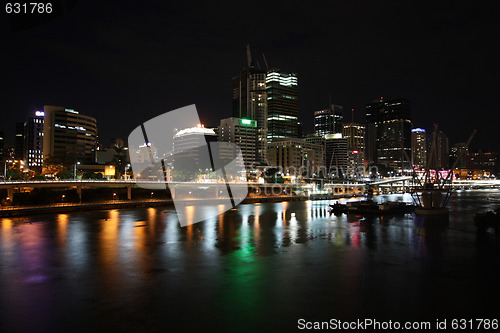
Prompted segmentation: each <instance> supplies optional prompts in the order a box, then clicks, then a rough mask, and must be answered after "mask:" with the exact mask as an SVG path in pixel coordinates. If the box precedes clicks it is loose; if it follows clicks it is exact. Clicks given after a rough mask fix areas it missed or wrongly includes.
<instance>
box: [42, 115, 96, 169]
mask: <svg viewBox="0 0 500 333" xmlns="http://www.w3.org/2000/svg"><path fill="white" fill-rule="evenodd" d="M43 112H44V115H45V116H44V123H43V160H44V162H45V161H47V159H49V160H51V161H52V162H55V163H63V164H66V165H71V164H75V163H77V162H80V163H82V164H84V163H91V162H92V150H93V149H95V147H96V145H97V121H96V119H95V118H93V117H89V116H84V115H82V114H80V113H79V112H78V111H75V110H73V109H68V108H65V107H62V106H51V105H46V106H44V108H43Z"/></svg>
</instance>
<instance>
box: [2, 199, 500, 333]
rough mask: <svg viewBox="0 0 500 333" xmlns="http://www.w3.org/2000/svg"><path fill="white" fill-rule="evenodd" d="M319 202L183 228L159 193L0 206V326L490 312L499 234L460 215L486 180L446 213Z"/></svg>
mask: <svg viewBox="0 0 500 333" xmlns="http://www.w3.org/2000/svg"><path fill="white" fill-rule="evenodd" d="M377 200H379V201H384V200H405V201H409V200H410V197H409V196H408V195H405V196H403V195H387V196H379V197H377ZM332 202H333V201H290V202H279V203H263V204H245V205H240V206H238V209H237V210H232V211H228V212H225V213H224V214H222V215H219V216H218V217H216V218H212V219H209V220H207V221H204V222H201V223H197V224H194V225H190V226H188V227H184V228H181V227H180V226H179V223H178V221H177V220H176V217H175V212H174V211H172V208H170V207H169V208H161V207H155V208H147V209H118V210H109V211H88V212H72V213H68V214H50V215H49V214H47V215H38V216H31V217H19V218H3V219H0V310H1V311H0V316H1V321H0V331H2V332H4V331H6V332H7V331H22V332H54V331H90V330H98V331H106V330H109V331H111V330H112V331H117V330H118V331H162V332H191V331H194V330H203V331H207V330H208V331H215V330H217V331H228V332H230V331H232V332H245V331H254V332H255V331H271V330H275V331H293V330H296V329H297V323H298V320H299V319H301V318H302V319H305V320H307V321H329V320H330V319H333V318H335V319H339V320H354V319H364V318H374V319H378V320H392V321H405V320H429V321H432V322H434V321H436V320H437V319H443V318H449V319H451V318H468V319H470V318H472V319H474V318H491V319H493V318H497V317H495V316H499V312H498V310H499V306H498V305H496V304H498V299H499V296H500V273H499V270H498V268H499V267H500V266H499V261H500V260H499V253H500V252H499V249H500V241H499V238H497V236H496V235H495V234H494V233H493V232H488V233H478V232H477V231H476V228H475V226H474V224H473V222H472V218H473V216H474V214H475V213H476V212H478V211H484V210H487V209H493V208H496V207H497V206H499V204H500V192H499V191H489V192H488V191H459V192H457V193H455V194H454V197H453V199H452V200H451V203H450V210H451V213H450V218H449V222H447V223H442V222H441V223H437V222H436V223H434V222H433V221H431V222H429V221H424V220H422V219H421V218H417V217H414V216H413V215H412V214H406V215H401V216H395V217H391V218H388V217H383V218H378V217H375V218H370V219H362V217H360V216H349V217H347V216H346V215H345V214H344V215H341V216H335V215H330V214H329V211H328V203H332ZM492 301H494V302H492ZM494 304H495V305H494Z"/></svg>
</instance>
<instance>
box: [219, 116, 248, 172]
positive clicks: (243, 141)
mask: <svg viewBox="0 0 500 333" xmlns="http://www.w3.org/2000/svg"><path fill="white" fill-rule="evenodd" d="M218 136H219V141H221V142H232V143H235V144H237V145H238V146H239V147H240V149H241V153H242V155H243V160H244V162H245V167H246V168H247V169H250V168H252V165H253V164H254V163H255V162H256V159H255V157H256V150H255V145H256V141H257V121H256V120H250V119H242V118H234V117H233V118H226V119H222V120H221V121H220V125H219V127H218ZM235 157H236V156H234V157H232V159H234V158H235Z"/></svg>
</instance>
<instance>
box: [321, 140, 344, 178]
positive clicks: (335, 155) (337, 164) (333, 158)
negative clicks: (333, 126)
mask: <svg viewBox="0 0 500 333" xmlns="http://www.w3.org/2000/svg"><path fill="white" fill-rule="evenodd" d="M347 165H348V163H347V139H346V138H343V137H342V134H341V133H336V134H327V135H325V166H326V169H327V171H328V174H329V175H330V177H333V178H341V177H345V176H347V174H348V170H347Z"/></svg>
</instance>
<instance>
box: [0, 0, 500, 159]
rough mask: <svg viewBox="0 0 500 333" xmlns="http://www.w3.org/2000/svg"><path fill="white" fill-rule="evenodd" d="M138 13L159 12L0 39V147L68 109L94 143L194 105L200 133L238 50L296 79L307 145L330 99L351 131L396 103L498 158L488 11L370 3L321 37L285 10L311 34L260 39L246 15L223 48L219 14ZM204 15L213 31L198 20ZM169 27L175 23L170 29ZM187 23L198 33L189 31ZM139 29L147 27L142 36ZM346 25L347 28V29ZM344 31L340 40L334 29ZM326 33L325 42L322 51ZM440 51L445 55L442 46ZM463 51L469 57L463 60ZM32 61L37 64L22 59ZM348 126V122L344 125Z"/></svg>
mask: <svg viewBox="0 0 500 333" xmlns="http://www.w3.org/2000/svg"><path fill="white" fill-rule="evenodd" d="M141 5H142V6H144V7H143V8H144V10H147V9H148V8H149V9H151V8H155V9H157V11H156V12H152V11H150V12H149V13H147V15H145V16H140V17H137V16H134V15H135V12H134V11H133V10H132V8H131V7H130V5H127V4H123V6H121V8H120V10H119V11H117V12H116V13H115V15H113V16H110V17H109V19H108V20H107V21H106V22H104V21H101V20H100V19H99V17H97V16H95V15H94V13H93V12H92V6H90V5H88V4H83V3H79V4H78V5H77V6H76V7H75V8H74V9H73V10H72V11H68V12H67V13H66V14H65V15H63V16H61V17H59V18H56V19H55V20H53V21H50V22H47V23H44V24H41V25H39V26H36V28H33V29H24V30H19V31H15V32H13V30H12V29H11V27H10V26H9V25H8V24H4V25H2V26H0V31H1V36H2V39H3V41H4V42H5V45H6V49H7V50H9V51H8V52H6V59H7V62H9V63H12V64H13V66H8V67H7V68H5V75H4V79H3V80H2V91H4V92H5V96H6V97H5V98H4V99H3V101H2V103H1V106H2V109H3V110H6V111H4V112H3V114H4V122H3V124H4V125H3V126H2V127H3V128H1V129H0V130H2V131H4V132H5V138H6V140H7V144H8V145H13V142H12V140H13V137H14V131H15V129H14V125H12V126H10V125H9V124H15V122H19V121H23V120H24V119H25V118H26V117H27V116H29V115H30V114H31V113H32V112H33V111H35V110H37V109H40V108H41V107H43V105H67V106H68V107H74V108H75V109H78V110H81V111H82V112H84V113H85V114H88V115H90V116H93V117H96V118H98V120H99V124H100V129H101V130H100V138H101V139H102V141H103V142H108V141H109V139H110V138H111V137H122V138H123V137H126V135H127V134H128V132H130V130H131V129H132V128H133V127H134V125H135V124H137V123H140V122H141V121H142V120H144V119H146V118H151V117H153V116H155V115H158V114H161V113H163V112H166V111H168V110H171V109H175V108H177V107H181V106H183V105H188V104H192V103H194V104H196V105H197V106H198V108H199V110H200V117H201V120H202V121H203V122H204V123H205V124H207V126H217V121H210V120H211V119H217V120H219V119H224V118H227V117H230V116H231V103H232V100H231V78H232V77H234V76H236V75H238V73H239V72H240V70H241V69H242V68H243V67H244V64H245V45H246V42H247V41H248V42H249V43H250V44H251V45H252V49H253V50H255V54H256V56H257V55H261V54H262V53H265V57H266V59H267V62H268V64H269V67H278V68H280V69H281V70H282V71H284V72H286V73H288V72H295V73H297V74H298V78H299V80H300V85H299V96H300V98H299V119H300V121H301V122H302V123H303V125H304V132H310V131H312V123H313V119H312V118H313V117H312V114H313V112H314V111H316V110H320V109H324V108H326V107H327V106H328V103H329V99H330V94H331V102H332V103H333V104H338V105H342V106H344V109H345V110H351V109H352V108H354V109H355V119H354V121H356V122H361V123H363V122H364V116H363V115H364V112H365V105H366V104H368V103H370V102H371V101H372V100H374V99H376V98H380V97H384V98H391V97H395V98H397V97H405V98H409V99H410V100H411V102H412V109H413V111H412V114H413V122H414V124H413V127H422V128H426V129H428V130H430V129H431V128H432V124H434V123H437V124H439V127H440V129H443V131H444V132H446V133H447V134H448V136H449V139H450V144H454V143H456V142H461V141H465V140H466V138H467V136H468V134H469V133H470V132H471V131H472V130H473V129H474V128H477V129H478V135H477V136H476V138H475V139H474V141H473V142H472V147H474V148H475V147H478V148H479V147H481V148H483V149H489V150H498V148H499V147H498V143H496V142H495V140H494V138H493V137H492V133H494V127H493V126H494V123H495V120H496V117H497V115H496V114H495V113H493V112H492V111H493V110H494V109H495V106H496V103H497V102H496V100H495V99H494V93H493V92H494V91H495V90H496V86H497V85H498V84H497V83H496V82H495V81H494V80H493V77H494V75H492V74H494V72H495V68H496V65H495V64H494V63H493V62H492V61H493V60H494V58H495V56H494V52H493V51H492V50H490V49H489V46H488V43H486V41H488V40H489V39H491V38H492V36H495V34H496V33H497V32H498V30H495V29H496V27H494V26H491V22H492V18H493V17H492V16H491V15H492V12H489V11H487V10H486V9H475V10H473V11H472V12H471V11H468V8H465V7H459V6H456V5H455V6H454V7H453V8H452V10H449V8H448V7H446V6H444V5H435V6H437V7H434V8H433V11H432V12H431V11H429V12H427V11H426V9H425V8H415V10H414V11H413V12H411V13H408V11H407V9H408V7H406V6H409V4H399V3H398V4H397V5H395V4H392V3H385V4H378V5H375V4H368V3H367V4H366V5H365V6H364V8H363V9H361V10H357V8H353V5H349V4H343V5H342V6H338V8H336V10H337V11H336V13H338V15H336V16H335V19H336V20H335V21H334V22H333V23H332V26H331V27H330V26H325V23H320V22H321V21H322V20H321V19H322V18H324V17H325V15H326V14H325V13H322V11H321V10H319V9H314V8H312V7H311V6H308V7H304V5H301V4H298V3H287V6H285V7H284V8H283V11H284V13H285V14H290V17H292V18H294V17H295V18H296V17H297V13H298V12H301V13H302V14H303V15H306V16H308V17H314V18H315V20H314V22H315V23H314V24H313V25H311V26H307V25H304V23H301V22H300V20H295V21H294V23H293V24H292V23H291V24H290V25H289V26H286V27H285V28H282V29H277V30H276V34H272V36H268V35H265V34H262V32H263V28H262V27H261V24H262V20H263V18H259V17H257V18H255V15H252V14H254V11H255V10H254V9H248V11H245V12H244V15H242V17H241V18H239V19H238V20H236V19H235V18H232V17H230V18H227V19H226V21H225V22H226V23H228V22H232V23H235V24H237V25H238V26H241V25H243V24H247V23H248V24H249V25H250V26H251V25H252V24H253V25H254V26H255V27H256V29H255V31H253V30H252V31H251V29H248V32H247V33H242V32H244V31H246V30H241V29H240V33H229V34H228V35H227V36H225V37H222V36H221V34H220V32H222V31H225V29H226V28H225V25H224V24H222V22H219V21H220V20H219V21H218V20H217V19H216V18H217V17H221V16H220V15H221V14H218V15H219V16H217V15H215V14H217V13H216V11H215V10H214V9H211V8H206V7H205V6H206V5H203V4H200V5H197V6H193V7H189V6H186V5H182V4H174V5H172V6H171V7H169V8H168V10H167V9H166V8H164V7H163V6H162V5H161V4H160V3H155V2H147V3H145V4H141ZM228 6H230V7H225V8H227V9H228V10H229V9H236V8H235V7H233V6H237V5H234V4H230V5H228ZM269 6H270V10H272V9H276V8H279V7H278V6H279V5H278V4H269ZM215 7H217V6H215ZM113 8H114V7H113V6H112V5H109V4H105V5H102V6H101V7H100V11H101V12H102V13H108V14H109V13H110V12H111V11H112V10H113ZM301 9H302V11H300V10H301ZM204 11H207V14H211V16H210V17H212V18H213V19H211V20H209V21H203V20H201V18H202V17H203V15H202V14H204ZM342 14H344V15H342ZM402 14H405V21H403V20H402V18H401V17H402ZM178 16H182V17H183V20H182V22H181V21H180V20H178V19H177V20H176V19H175V18H176V17H178ZM132 17H135V18H136V19H135V20H132V19H131V18H132ZM186 18H191V19H192V20H194V21H196V22H200V21H201V24H198V25H196V26H187V25H186V23H185V22H189V21H190V20H189V19H187V20H186ZM376 18H378V20H376ZM463 19H467V20H466V22H467V25H466V26H467V27H468V29H465V28H464V27H463V26H462V22H463ZM143 20H148V22H149V23H150V24H149V25H142V23H144V21H143ZM350 20H352V22H353V24H347V23H349V22H351V21H350ZM363 20H364V21H363ZM165 21H167V22H168V23H164V22H165ZM342 23H346V24H344V25H343V26H344V27H349V28H345V29H340V30H339V29H338V28H339V27H340V26H342ZM395 25H396V26H398V28H399V29H394V28H393V27H394V26H395ZM414 26H415V27H414ZM63 27H64V29H62V28H63ZM229 32H230V31H229ZM329 34H330V35H331V37H332V38H335V42H334V41H332V42H328V43H326V45H325V42H322V43H319V38H320V37H321V38H322V37H325V36H326V35H329ZM377 34H378V35H379V37H380V38H376V37H377ZM442 39H444V40H445V41H446V42H445V43H440V42H439V41H441V40H442ZM332 40H333V39H332ZM465 43H469V44H470V43H472V45H473V46H474V47H473V48H470V47H468V48H463V47H462V45H463V44H465ZM139 47H140V48H141V51H137V49H138V48H139ZM37 49H40V50H43V51H40V52H33V51H32V50H37ZM366 50H370V52H363V51H366ZM333 51H335V52H333ZM65 54H71V56H69V57H68V56H66V55H65ZM327 55H328V56H327ZM329 55H332V56H331V57H330V56H329ZM259 58H260V57H259ZM473 59H480V60H481V61H480V62H478V61H474V60H473ZM41 82H43V84H42V83H41ZM137 110H140V111H137ZM471 111H474V114H475V115H476V116H474V117H470V121H467V122H463V121H455V119H457V118H459V119H460V118H463V117H465V116H467V115H468V114H469V113H470V112H471ZM346 112H347V111H346ZM344 117H345V118H346V119H350V112H349V114H344ZM486 117H487V118H488V119H489V121H488V122H485V121H484V119H485V118H486ZM117 120H119V124H120V126H119V128H117V127H116V124H115V123H116V121H117ZM114 129H116V133H111V132H112V130H114ZM464 133H466V134H465V135H464Z"/></svg>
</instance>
